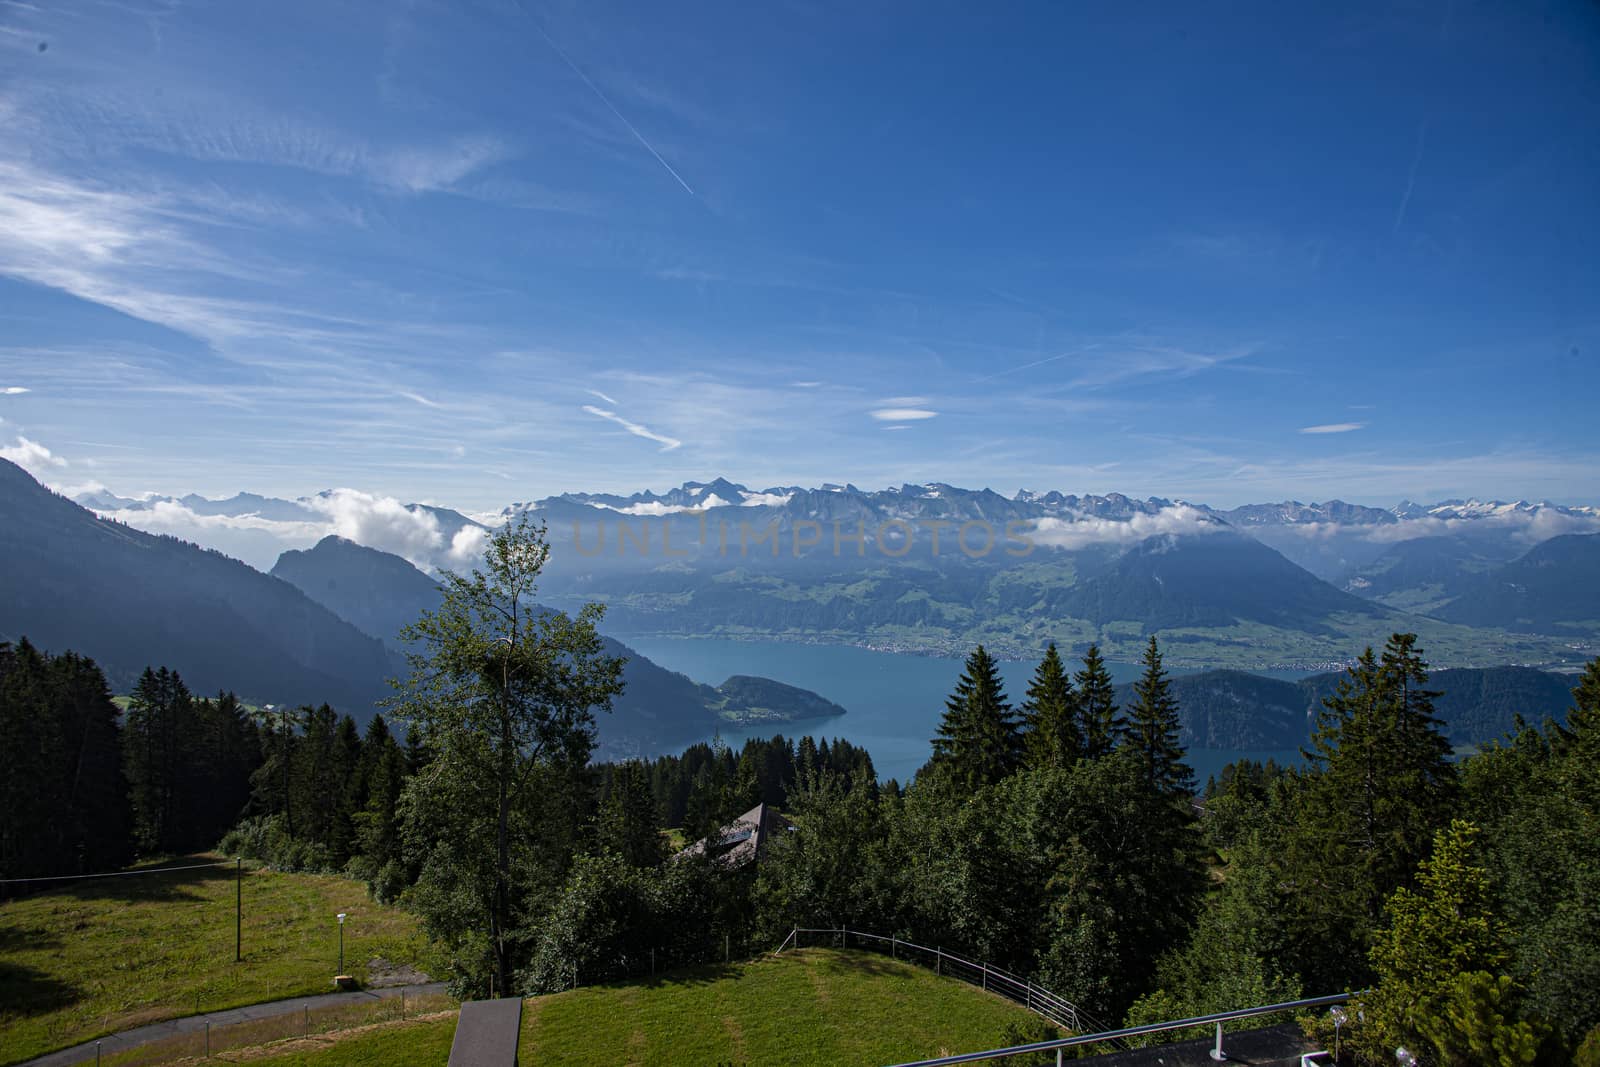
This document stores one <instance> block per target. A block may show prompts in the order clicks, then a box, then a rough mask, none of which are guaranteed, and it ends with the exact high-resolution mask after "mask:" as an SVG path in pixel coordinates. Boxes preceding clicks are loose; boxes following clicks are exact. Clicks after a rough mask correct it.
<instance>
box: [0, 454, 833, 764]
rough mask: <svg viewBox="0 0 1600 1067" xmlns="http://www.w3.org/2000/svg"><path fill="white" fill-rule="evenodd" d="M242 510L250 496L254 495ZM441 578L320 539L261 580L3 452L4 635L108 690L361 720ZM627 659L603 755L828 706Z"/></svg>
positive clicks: (756, 682) (400, 665)
mask: <svg viewBox="0 0 1600 1067" xmlns="http://www.w3.org/2000/svg"><path fill="white" fill-rule="evenodd" d="M252 503H253V502H252ZM438 597H439V587H438V585H437V583H436V582H435V581H434V580H433V579H432V578H430V577H428V576H427V575H425V574H423V573H421V572H420V571H418V570H417V569H416V568H414V567H412V566H411V565H410V564H409V563H407V562H406V561H405V560H403V559H401V558H399V557H398V556H394V555H390V554H388V553H384V552H379V551H376V550H373V549H368V548H363V547H361V546H358V545H355V544H353V543H351V542H348V541H343V540H341V539H338V538H327V539H325V541H324V542H323V543H321V544H319V545H318V546H317V547H316V548H315V549H312V550H310V551H306V552H290V553H285V555H284V557H283V558H282V559H281V560H280V561H279V566H278V568H276V569H275V573H274V574H263V573H261V572H260V571H257V570H255V569H253V568H251V567H249V566H247V565H245V564H244V563H241V562H239V561H238V560H234V559H230V558H228V557H227V556H224V555H222V554H221V553H219V552H216V551H213V550H210V549H203V548H200V547H199V546H197V545H193V544H190V543H188V542H186V541H182V540H179V539H178V538H175V537H167V536H158V535H153V534H149V533H145V532H143V531H141V530H137V529H134V528H132V527H129V526H127V525H125V524H123V523H120V522H117V521H113V520H109V519H104V518H100V517H97V516H96V515H95V514H93V513H92V512H90V511H89V510H87V509H86V508H84V507H82V506H80V505H78V504H76V503H74V502H72V501H71V500H68V499H66V498H65V497H62V496H60V495H58V494H56V493H53V492H51V491H50V490H48V489H46V488H44V487H43V486H41V485H39V484H38V483H37V482H36V481H34V479H33V478H32V477H30V476H29V475H28V474H27V473H26V472H25V471H23V470H22V469H21V468H20V467H18V466H16V465H15V464H12V463H10V462H7V461H4V460H0V640H5V641H13V642H14V641H17V640H20V639H21V638H23V637H26V638H27V639H28V640H30V641H31V642H32V643H33V644H35V645H37V646H39V647H41V648H45V649H48V650H51V651H56V652H60V651H65V650H68V649H71V650H73V651H76V652H79V653H81V654H84V655H87V656H90V657H91V658H93V659H94V660H95V661H96V662H97V663H98V664H99V665H100V667H101V668H102V669H103V670H104V671H105V672H106V675H107V679H108V681H109V682H110V683H111V686H112V688H113V689H114V690H116V691H121V692H126V691H127V690H129V689H131V688H132V686H133V684H134V682H135V680H136V679H137V677H138V675H139V673H140V672H141V671H143V670H144V668H145V667H147V666H160V665H165V666H169V667H172V668H173V669H175V670H177V671H178V673H179V674H180V675H182V676H183V678H184V680H185V681H186V682H187V683H188V685H189V687H190V688H191V689H192V690H194V691H195V692H197V693H215V692H219V691H222V690H231V691H234V692H236V693H238V694H239V695H240V696H241V697H244V698H245V699H246V700H250V701H253V702H258V703H265V702H268V701H271V702H275V703H288V704H299V703H312V704H320V703H324V702H326V703H329V704H332V705H334V706H335V707H336V708H338V709H339V710H341V711H346V712H349V713H351V714H352V715H354V716H355V717H356V718H357V719H358V720H361V721H363V722H364V721H365V720H366V719H367V718H369V717H370V716H371V714H372V711H373V709H374V707H375V706H376V705H377V704H378V703H379V702H380V701H382V700H383V699H384V698H386V697H388V696H389V695H390V694H391V692H392V690H391V689H390V687H389V686H388V685H387V683H386V679H388V678H391V677H396V676H399V675H402V674H403V673H404V672H405V670H406V665H405V660H404V657H403V654H402V653H403V649H402V648H401V647H400V644H399V642H398V640H397V639H396V635H397V633H398V630H399V628H400V627H401V626H403V625H404V624H405V623H407V622H410V621H412V620H414V619H415V618H417V616H418V614H419V613H420V612H421V611H422V610H423V609H426V608H432V607H434V606H436V605H437V603H438ZM606 652H607V654H609V655H617V656H624V657H626V664H625V666H624V671H623V676H624V679H625V681H626V682H627V689H626V690H625V692H624V694H623V695H622V696H620V697H618V698H617V700H616V701H615V702H614V703H615V707H614V710H613V713H612V714H611V715H607V716H601V717H600V742H601V752H602V753H603V754H604V755H607V756H611V757H622V756H628V755H633V754H639V753H645V752H655V751H659V750H661V749H662V748H664V747H671V746H674V745H682V744H686V743H688V742H690V741H694V740H697V739H700V738H703V737H705V736H707V735H708V734H710V733H711V732H713V731H714V730H716V729H717V728H718V727H719V726H721V725H726V724H730V723H751V722H785V721H790V720H792V719H795V718H807V719H811V718H818V717H822V716H830V715H840V714H843V713H844V709H843V708H840V707H839V706H838V705H836V704H833V703H831V702H829V701H826V700H824V699H823V698H821V697H819V696H817V695H816V694H815V693H812V692H810V691H808V690H804V689H799V688H796V687H794V686H788V685H784V684H782V683H779V682H775V681H772V680H770V679H766V678H752V677H735V678H730V679H729V680H728V681H726V682H725V683H723V685H721V686H719V687H711V686H705V685H700V684H698V683H695V682H693V681H691V680H690V679H688V678H686V677H684V676H683V675H681V674H676V673H674V672H671V671H667V670H664V669H662V668H661V667H659V666H657V665H656V664H654V663H652V662H651V661H650V660H648V659H647V658H645V657H643V656H640V655H639V654H637V653H636V652H634V651H633V650H631V649H629V648H627V647H626V646H624V645H622V644H620V643H618V642H616V641H614V640H611V639H609V638H608V639H607V641H606Z"/></svg>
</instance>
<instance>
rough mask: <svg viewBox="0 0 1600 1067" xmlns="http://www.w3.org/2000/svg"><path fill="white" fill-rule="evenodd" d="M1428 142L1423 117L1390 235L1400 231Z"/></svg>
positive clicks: (1426, 122)
mask: <svg viewBox="0 0 1600 1067" xmlns="http://www.w3.org/2000/svg"><path fill="white" fill-rule="evenodd" d="M1427 143H1428V120H1427V119H1423V120H1422V124H1421V125H1420V126H1418V127H1417V154H1416V155H1414V156H1412V157H1411V173H1410V174H1409V175H1408V176H1407V177H1406V194H1405V195H1404V196H1402V197H1401V198H1400V210H1399V211H1397V212H1395V216H1394V226H1392V227H1391V228H1390V230H1389V233H1390V235H1391V236H1393V235H1394V234H1397V233H1399V232H1400V224H1401V223H1402V222H1404V221H1406V205H1407V204H1410V203H1411V190H1412V189H1414V188H1416V185H1417V166H1418V165H1419V164H1420V163H1421V162H1422V149H1423V146H1425V145H1426V144H1427Z"/></svg>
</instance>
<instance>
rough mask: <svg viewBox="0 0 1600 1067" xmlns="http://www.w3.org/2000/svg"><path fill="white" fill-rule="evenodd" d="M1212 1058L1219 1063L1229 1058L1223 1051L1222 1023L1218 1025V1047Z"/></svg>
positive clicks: (1214, 1050) (1213, 1050)
mask: <svg viewBox="0 0 1600 1067" xmlns="http://www.w3.org/2000/svg"><path fill="white" fill-rule="evenodd" d="M1211 1058H1212V1059H1214V1060H1216V1061H1217V1062H1218V1063H1221V1062H1222V1061H1223V1060H1226V1059H1227V1058H1228V1057H1227V1055H1226V1054H1224V1053H1223V1051H1222V1024H1221V1023H1218V1024H1217V1047H1216V1048H1214V1049H1212V1050H1211Z"/></svg>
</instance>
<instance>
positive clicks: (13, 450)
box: [0, 434, 67, 473]
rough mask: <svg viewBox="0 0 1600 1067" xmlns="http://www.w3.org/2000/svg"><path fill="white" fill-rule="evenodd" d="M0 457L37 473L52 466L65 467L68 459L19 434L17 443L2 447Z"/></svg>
mask: <svg viewBox="0 0 1600 1067" xmlns="http://www.w3.org/2000/svg"><path fill="white" fill-rule="evenodd" d="M0 459H9V460H10V461H11V462H13V463H15V464H16V465H17V466H19V467H21V468H22V469H23V470H25V471H28V472H30V473H37V472H38V471H41V470H44V469H46V468H50V467H58V468H59V467H65V466H66V465H67V461H66V460H65V459H63V458H62V457H60V456H58V455H56V454H55V453H54V452H51V451H50V450H49V449H48V448H46V447H45V446H44V445H41V444H40V443H39V442H38V441H33V440H30V439H28V438H26V437H23V436H22V435H21V434H18V435H17V440H16V443H15V444H11V445H6V446H5V447H3V448H0Z"/></svg>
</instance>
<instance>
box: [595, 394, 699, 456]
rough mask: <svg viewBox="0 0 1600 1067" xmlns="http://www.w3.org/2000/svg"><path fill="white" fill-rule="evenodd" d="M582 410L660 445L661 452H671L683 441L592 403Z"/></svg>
mask: <svg viewBox="0 0 1600 1067" xmlns="http://www.w3.org/2000/svg"><path fill="white" fill-rule="evenodd" d="M583 410H584V411H585V412H587V413H588V414H590V415H595V416H598V417H599V418H602V419H607V420H609V421H611V422H614V423H616V424H617V425H618V426H621V427H622V428H623V429H624V430H627V431H628V432H629V433H631V434H633V435H634V436H635V437H643V438H645V439H646V440H649V441H654V442H656V443H657V444H659V445H660V446H661V451H663V452H671V451H672V450H673V449H675V448H677V447H679V446H680V445H682V444H683V442H682V441H680V440H678V439H677V438H676V437H668V436H666V435H665V434H659V433H656V432H655V431H654V430H652V429H650V428H649V427H648V426H642V425H640V424H639V423H637V422H632V421H630V420H628V419H625V418H623V417H622V416H621V415H618V414H617V413H616V412H614V411H607V410H606V409H604V408H597V407H595V406H594V405H593V404H585V405H583Z"/></svg>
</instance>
